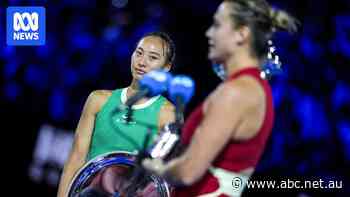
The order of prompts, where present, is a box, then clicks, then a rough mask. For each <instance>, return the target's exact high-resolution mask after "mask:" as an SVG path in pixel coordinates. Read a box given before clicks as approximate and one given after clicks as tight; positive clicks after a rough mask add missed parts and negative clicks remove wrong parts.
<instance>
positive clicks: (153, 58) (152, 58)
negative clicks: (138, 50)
mask: <svg viewBox="0 0 350 197" xmlns="http://www.w3.org/2000/svg"><path fill="white" fill-rule="evenodd" d="M150 59H151V60H157V59H158V57H156V56H151V57H150Z"/></svg>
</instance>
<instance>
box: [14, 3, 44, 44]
mask: <svg viewBox="0 0 350 197" xmlns="http://www.w3.org/2000/svg"><path fill="white" fill-rule="evenodd" d="M7 44H8V45H44V44H45V8H43V7H8V8H7Z"/></svg>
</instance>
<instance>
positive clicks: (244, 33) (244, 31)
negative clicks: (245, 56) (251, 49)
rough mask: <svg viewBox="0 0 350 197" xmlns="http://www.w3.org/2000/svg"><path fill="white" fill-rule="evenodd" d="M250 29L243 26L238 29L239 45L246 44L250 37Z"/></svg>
mask: <svg viewBox="0 0 350 197" xmlns="http://www.w3.org/2000/svg"><path fill="white" fill-rule="evenodd" d="M250 33H251V32H250V29H249V28H248V26H242V27H240V28H239V29H238V39H237V41H238V42H237V43H238V44H239V45H242V44H243V43H246V42H247V41H248V39H249V36H250Z"/></svg>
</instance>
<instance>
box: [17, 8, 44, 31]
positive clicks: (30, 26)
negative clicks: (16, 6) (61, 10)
mask: <svg viewBox="0 0 350 197" xmlns="http://www.w3.org/2000/svg"><path fill="white" fill-rule="evenodd" d="M25 19H27V21H28V23H27V25H26V24H25V23H24V21H25ZM13 29H14V30H15V31H19V30H23V31H29V30H32V31H37V30H38V29H39V14H38V13H36V12H33V13H32V14H29V13H28V12H24V13H22V14H20V13H18V12H15V13H14V15H13Z"/></svg>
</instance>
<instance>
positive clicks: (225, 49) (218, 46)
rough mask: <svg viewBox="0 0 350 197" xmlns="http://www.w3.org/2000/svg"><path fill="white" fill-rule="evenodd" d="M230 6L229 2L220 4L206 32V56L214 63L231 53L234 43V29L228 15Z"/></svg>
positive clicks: (220, 61)
mask: <svg viewBox="0 0 350 197" xmlns="http://www.w3.org/2000/svg"><path fill="white" fill-rule="evenodd" d="M231 6H232V3H229V2H223V3H221V4H220V6H219V7H218V9H217V11H216V13H215V15H214V21H213V24H212V25H211V26H210V28H209V29H208V30H207V32H206V36H207V37H208V44H209V52H208V58H209V59H210V60H212V61H213V62H216V63H222V62H223V61H224V60H225V59H226V58H228V57H229V56H230V55H232V51H233V49H234V48H235V45H236V41H235V34H236V31H235V29H234V27H233V24H232V19H231V17H230V13H231V10H232V7H231Z"/></svg>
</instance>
